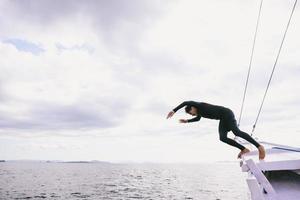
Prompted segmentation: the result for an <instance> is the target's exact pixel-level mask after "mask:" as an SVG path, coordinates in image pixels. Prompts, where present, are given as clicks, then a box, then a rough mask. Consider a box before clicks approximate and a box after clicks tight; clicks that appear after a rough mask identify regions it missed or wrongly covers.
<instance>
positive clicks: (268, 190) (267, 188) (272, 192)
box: [245, 159, 277, 200]
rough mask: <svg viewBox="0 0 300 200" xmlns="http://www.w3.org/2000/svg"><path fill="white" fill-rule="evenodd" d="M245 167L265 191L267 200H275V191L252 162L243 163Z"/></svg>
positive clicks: (250, 160)
mask: <svg viewBox="0 0 300 200" xmlns="http://www.w3.org/2000/svg"><path fill="white" fill-rule="evenodd" d="M245 162H246V164H247V166H248V167H249V169H250V171H251V173H252V174H253V175H254V176H255V178H256V180H257V181H258V183H259V184H260V185H261V186H262V187H263V189H264V190H265V191H266V196H267V199H270V200H277V195H276V192H275V190H274V189H273V187H272V185H271V184H270V182H269V181H268V179H267V178H266V177H265V175H264V174H263V173H262V171H261V170H260V168H259V167H257V166H256V164H255V163H254V161H253V160H252V159H249V160H246V161H245Z"/></svg>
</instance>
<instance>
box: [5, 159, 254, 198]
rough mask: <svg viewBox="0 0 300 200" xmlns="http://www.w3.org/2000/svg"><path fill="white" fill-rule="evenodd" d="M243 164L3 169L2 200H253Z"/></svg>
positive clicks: (16, 165) (15, 165) (11, 165)
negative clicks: (240, 165)
mask: <svg viewBox="0 0 300 200" xmlns="http://www.w3.org/2000/svg"><path fill="white" fill-rule="evenodd" d="M245 177H246V174H245V173H243V172H241V170H240V168H239V166H238V162H233V163H222V162H216V163H207V164H153V163H152V164H149V163H147V164H146V163H143V164H132V163H131V164H109V163H63V162H61V163H59V162H50V163H47V162H3V163H0V199H1V200H2V199H3V200H4V199H5V200H6V199H101V200H102V199H103V200H110V199H112V200H117V199H120V200H121V199H148V200H150V199H153V200H156V199H158V200H160V199H172V200H175V199H178V200H182V199H199V200H202V199H203V200H248V199H250V198H249V196H250V195H249V191H248V188H247V185H246V182H245Z"/></svg>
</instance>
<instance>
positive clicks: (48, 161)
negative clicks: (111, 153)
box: [0, 159, 114, 164]
mask: <svg viewBox="0 0 300 200" xmlns="http://www.w3.org/2000/svg"><path fill="white" fill-rule="evenodd" d="M0 162H35V163H36V162H37V163H97V164H114V163H111V162H108V161H100V160H90V161H88V160H71V161H65V160H26V159H22V160H0Z"/></svg>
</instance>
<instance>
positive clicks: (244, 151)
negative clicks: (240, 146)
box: [238, 148, 250, 158]
mask: <svg viewBox="0 0 300 200" xmlns="http://www.w3.org/2000/svg"><path fill="white" fill-rule="evenodd" d="M249 152H250V150H249V149H247V148H245V149H244V150H242V151H241V152H240V153H239V155H238V158H241V157H242V155H243V154H245V153H249Z"/></svg>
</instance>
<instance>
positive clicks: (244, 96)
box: [238, 0, 263, 126]
mask: <svg viewBox="0 0 300 200" xmlns="http://www.w3.org/2000/svg"><path fill="white" fill-rule="evenodd" d="M262 5H263V0H261V1H260V6H259V12H258V16H257V20H256V28H255V33H254V38H253V43H252V50H251V56H250V61H249V67H248V73H247V79H246V84H245V89H244V94H243V100H242V105H241V109H240V116H239V120H238V126H240V123H241V119H242V114H243V109H244V103H245V98H246V93H247V88H248V82H249V76H250V71H251V66H252V60H253V54H254V48H255V43H256V36H257V31H258V26H259V21H260V15H261V8H262Z"/></svg>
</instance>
